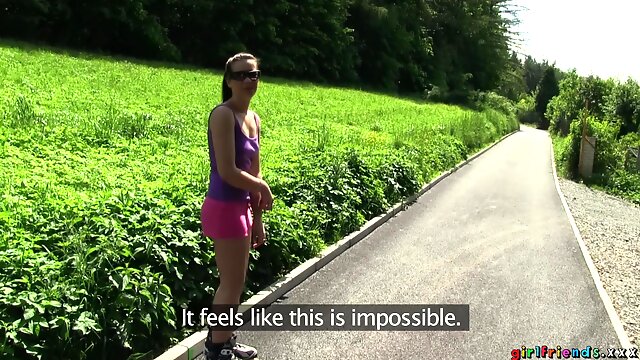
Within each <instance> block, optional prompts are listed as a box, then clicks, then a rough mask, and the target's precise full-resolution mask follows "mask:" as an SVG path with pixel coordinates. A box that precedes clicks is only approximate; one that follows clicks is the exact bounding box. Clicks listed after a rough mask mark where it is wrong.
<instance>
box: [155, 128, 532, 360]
mask: <svg viewBox="0 0 640 360" xmlns="http://www.w3.org/2000/svg"><path fill="white" fill-rule="evenodd" d="M520 131H522V130H521V129H520V124H519V126H518V129H517V130H514V131H512V132H510V133H508V134H506V135H504V136H503V137H501V138H500V139H498V140H496V141H495V142H493V143H492V144H490V145H488V146H486V147H485V148H483V149H482V150H480V151H478V152H476V153H475V154H473V155H472V156H471V157H469V158H467V159H466V160H463V161H461V162H460V163H458V164H457V165H456V166H454V167H453V168H451V169H449V170H447V171H445V172H443V173H442V174H440V175H439V176H438V177H436V178H435V179H433V180H431V181H430V182H429V183H427V184H425V185H424V186H423V187H422V188H421V189H420V190H419V191H418V192H416V193H415V194H413V195H410V196H408V197H407V198H405V199H404V200H402V201H401V202H399V203H396V204H395V205H394V206H393V207H391V209H390V210H388V211H387V212H386V213H384V214H381V215H379V216H377V217H375V218H373V219H371V220H369V221H367V222H366V223H365V224H364V225H363V226H362V227H360V229H359V230H357V231H355V232H352V233H351V234H349V235H347V236H346V237H344V238H343V239H341V240H340V241H338V242H336V243H335V244H333V245H331V246H329V247H327V248H326V249H325V250H323V251H322V252H321V253H320V254H319V255H318V256H316V257H314V258H311V259H309V260H307V261H305V262H304V263H302V264H301V265H299V266H297V267H296V268H295V269H293V270H291V271H290V272H289V273H288V274H286V275H285V276H284V277H282V278H281V279H279V280H277V281H275V282H274V283H272V284H271V285H269V286H267V287H266V288H265V289H263V290H262V291H260V292H258V293H257V294H255V295H254V296H252V297H251V298H249V299H248V300H247V301H245V302H244V303H242V304H240V306H239V309H238V311H239V312H246V311H249V310H250V309H251V308H252V307H253V306H256V305H261V306H264V305H269V304H272V303H274V302H275V301H276V300H278V299H279V298H281V297H282V296H283V295H285V294H286V293H287V292H289V291H290V290H291V289H293V288H294V287H296V286H297V285H299V284H300V283H301V282H303V281H304V280H306V279H307V278H309V277H310V276H311V275H312V274H314V273H315V272H317V271H318V270H320V269H321V268H322V267H324V266H325V265H327V264H328V263H329V262H331V260H333V259H335V258H336V257H337V256H338V255H340V254H342V253H343V252H345V251H346V250H347V249H349V248H350V247H351V246H353V245H355V244H357V243H358V242H359V241H360V240H362V239H364V238H365V237H366V236H367V235H369V234H370V233H371V232H373V231H374V230H375V229H377V228H378V227H380V226H381V225H382V224H384V223H386V222H387V221H389V220H390V219H391V218H393V217H394V216H395V215H397V214H398V213H399V212H401V211H402V210H404V209H406V208H407V207H408V206H409V204H411V203H413V202H414V201H416V200H417V199H418V198H419V197H421V196H422V195H424V194H425V193H426V192H427V191H429V189H431V188H433V187H434V186H435V185H436V184H438V183H439V182H440V181H442V180H444V179H445V178H447V177H448V176H450V175H451V174H453V173H454V172H456V171H458V170H459V169H460V168H462V167H463V166H465V165H467V164H469V163H470V162H471V161H473V160H475V159H477V158H478V157H480V156H481V155H483V154H484V153H486V152H487V151H489V150H490V149H492V148H493V147H494V146H496V145H497V144H499V143H500V142H502V141H503V140H505V139H506V138H508V137H509V136H511V135H513V134H515V133H517V132H520ZM206 336H207V330H201V331H198V332H196V333H194V334H192V335H191V336H189V337H187V338H186V339H184V340H182V341H181V342H179V343H178V344H176V345H174V346H173V347H171V348H169V349H168V350H167V351H165V352H164V353H163V354H161V355H160V356H158V357H156V358H155V359H154V360H193V359H195V358H196V357H197V356H199V355H200V354H202V353H203V351H204V341H205V338H206Z"/></svg>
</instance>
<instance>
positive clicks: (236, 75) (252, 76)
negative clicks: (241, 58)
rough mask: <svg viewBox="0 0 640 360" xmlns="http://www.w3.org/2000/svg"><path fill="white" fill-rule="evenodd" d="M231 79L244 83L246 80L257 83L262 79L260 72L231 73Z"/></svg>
mask: <svg viewBox="0 0 640 360" xmlns="http://www.w3.org/2000/svg"><path fill="white" fill-rule="evenodd" d="M229 79H231V80H238V81H244V79H251V80H253V81H256V80H258V79H260V70H251V71H231V72H229Z"/></svg>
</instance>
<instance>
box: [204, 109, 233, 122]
mask: <svg viewBox="0 0 640 360" xmlns="http://www.w3.org/2000/svg"><path fill="white" fill-rule="evenodd" d="M209 124H210V125H211V126H212V127H220V126H223V127H224V126H229V125H230V124H231V125H233V112H232V111H231V109H229V108H228V107H226V106H218V107H216V108H215V109H213V111H212V112H211V114H209Z"/></svg>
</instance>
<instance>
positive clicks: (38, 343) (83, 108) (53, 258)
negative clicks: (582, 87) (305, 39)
mask: <svg viewBox="0 0 640 360" xmlns="http://www.w3.org/2000/svg"><path fill="white" fill-rule="evenodd" d="M0 64H1V65H0V79H2V80H1V81H2V87H1V88H0V114H1V119H2V122H1V125H0V142H1V143H2V144H3V145H2V147H0V167H1V168H2V172H1V173H0V189H1V190H0V191H1V194H2V195H1V198H0V325H1V326H0V351H2V353H5V354H8V356H12V357H13V358H16V359H24V358H29V357H28V356H27V354H30V355H33V356H34V357H37V356H41V355H43V354H46V358H50V359H54V358H60V359H84V358H102V356H103V355H104V354H106V353H107V352H108V354H109V357H110V358H122V359H125V358H127V357H128V356H129V355H131V354H133V353H148V355H149V354H152V353H154V354H155V355H157V354H158V353H160V352H162V351H163V350H165V349H166V348H167V347H168V346H170V345H171V344H172V343H174V342H176V341H178V340H181V339H183V338H184V337H185V335H186V334H187V333H188V331H189V329H182V328H181V327H180V325H181V324H179V323H178V320H179V318H180V314H181V313H180V311H181V309H182V308H188V309H190V310H193V311H198V309H199V308H200V307H202V306H208V305H209V303H210V299H211V295H212V293H213V289H215V287H216V285H217V273H216V268H215V263H214V261H213V255H214V253H213V251H212V250H213V248H212V244H211V243H210V242H209V241H207V240H206V239H204V238H203V237H202V236H201V234H200V219H199V211H200V205H201V202H202V200H203V196H204V193H205V191H206V186H207V184H208V171H209V163H208V156H207V145H206V120H207V116H208V113H209V111H210V109H211V108H212V107H213V106H214V105H215V104H216V103H218V102H219V99H220V87H221V86H220V84H221V74H219V73H211V72H207V71H201V70H193V69H192V70H189V69H178V68H171V67H169V66H144V65H140V64H134V63H132V62H128V61H125V60H122V61H118V62H114V61H112V60H110V59H100V58H93V59H89V58H88V57H69V56H63V55H60V54H55V53H52V52H47V51H37V50H33V49H31V50H24V49H23V48H20V47H15V46H4V47H2V48H0ZM266 72H267V74H268V73H269V72H268V71H266ZM480 101H481V106H484V107H485V108H484V110H481V111H473V110H468V109H462V108H459V107H454V106H449V105H444V104H438V105H436V104H425V103H420V102H417V101H414V100H406V99H397V98H393V97H389V96H385V95H375V94H371V93H366V92H362V91H356V90H349V89H342V88H332V87H322V86H317V85H313V84H306V83H300V82H293V81H284V80H282V79H276V78H269V77H266V78H265V79H264V81H263V82H262V83H261V85H260V89H259V92H258V94H257V95H256V98H255V99H254V103H253V108H254V109H255V110H256V111H257V112H258V113H259V114H260V115H261V117H262V119H263V137H262V139H263V159H264V160H263V171H264V176H265V178H266V180H267V181H268V182H269V183H270V184H271V187H272V190H273V192H274V195H275V197H276V202H275V204H274V210H273V211H271V212H269V213H267V214H266V215H265V222H266V227H267V231H268V235H269V237H270V245H269V246H266V247H263V248H261V249H259V250H258V251H253V252H252V257H251V264H250V272H249V286H248V289H247V290H246V292H245V297H248V296H250V295H252V293H253V292H255V291H257V290H260V289H261V288H263V287H264V286H265V285H267V284H269V283H271V282H272V281H274V280H275V279H276V278H277V277H279V276H281V275H282V274H284V273H285V272H287V271H288V270H290V269H292V268H293V267H295V266H296V265H298V264H300V263H302V262H303V261H305V260H306V259H309V258H311V257H313V256H315V255H316V254H318V252H319V251H321V250H322V249H323V248H324V247H325V246H327V245H328V244H331V243H333V242H335V241H336V240H337V239H339V238H341V237H343V236H345V235H347V234H348V233H350V232H352V231H354V230H356V229H358V228H359V227H360V226H361V225H363V224H364V222H365V221H366V220H367V219H370V218H372V217H374V216H376V215H378V214H381V213H383V212H384V211H386V210H387V209H388V208H389V207H390V206H391V205H392V204H394V203H396V202H397V201H399V200H400V199H401V198H402V197H404V196H407V195H409V194H412V193H414V192H415V191H416V190H418V189H419V188H420V186H421V185H422V184H423V183H425V182H427V181H428V180H430V179H432V178H433V177H435V176H436V175H438V174H439V173H440V172H442V171H445V170H447V169H449V168H451V167H452V166H453V165H455V164H456V163H458V162H460V161H461V160H463V159H465V158H466V157H467V156H468V155H469V154H471V153H473V152H474V151H477V150H478V149H480V148H481V147H483V146H485V145H487V144H489V143H490V142H492V141H494V140H497V139H498V138H499V137H501V136H502V135H504V134H506V133H508V132H511V131H513V130H515V129H517V122H516V121H515V117H514V116H509V115H507V114H513V112H514V110H513V109H512V108H511V107H509V106H508V104H504V103H503V102H502V100H501V98H499V97H497V96H495V95H491V94H486V95H484V96H483V97H482V98H481V99H480ZM483 104H484V105H483ZM487 104H489V105H491V104H502V107H503V111H502V112H500V111H496V110H492V109H489V108H486V106H489V105H487ZM492 106H493V105H492ZM53 354H56V355H53Z"/></svg>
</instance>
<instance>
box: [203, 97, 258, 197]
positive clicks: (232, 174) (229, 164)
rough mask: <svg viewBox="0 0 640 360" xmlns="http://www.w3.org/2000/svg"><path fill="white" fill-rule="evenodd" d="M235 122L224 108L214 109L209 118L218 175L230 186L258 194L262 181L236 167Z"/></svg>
mask: <svg viewBox="0 0 640 360" xmlns="http://www.w3.org/2000/svg"><path fill="white" fill-rule="evenodd" d="M235 121H236V120H235V118H234V117H233V113H232V112H231V110H229V109H227V108H225V107H224V106H220V107H218V108H217V109H215V110H214V111H213V112H212V113H211V116H210V117H209V124H210V127H211V135H212V137H213V147H214V151H215V156H216V163H217V168H218V173H219V174H220V177H221V178H222V180H224V181H225V182H227V183H229V184H230V185H232V186H235V187H237V188H240V189H243V190H246V191H249V192H251V193H260V192H261V190H262V189H264V187H265V183H264V181H262V179H260V178H258V177H256V176H255V175H252V174H250V173H248V172H246V171H243V170H240V169H238V168H237V167H236V158H235V136H234V134H235V132H234V126H235ZM258 174H259V173H256V175H258Z"/></svg>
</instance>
